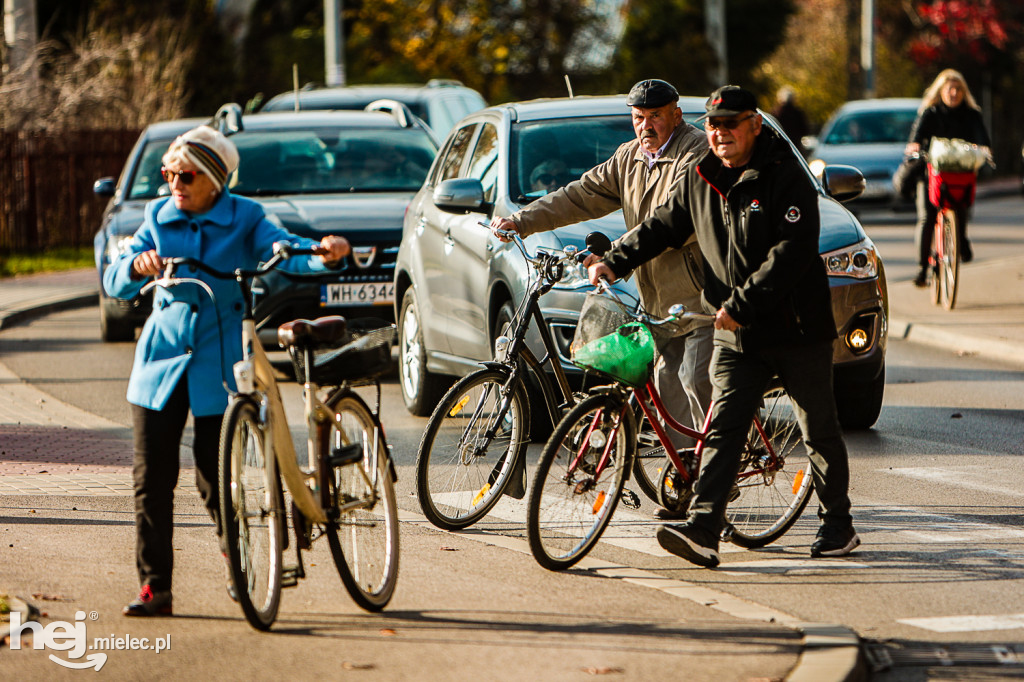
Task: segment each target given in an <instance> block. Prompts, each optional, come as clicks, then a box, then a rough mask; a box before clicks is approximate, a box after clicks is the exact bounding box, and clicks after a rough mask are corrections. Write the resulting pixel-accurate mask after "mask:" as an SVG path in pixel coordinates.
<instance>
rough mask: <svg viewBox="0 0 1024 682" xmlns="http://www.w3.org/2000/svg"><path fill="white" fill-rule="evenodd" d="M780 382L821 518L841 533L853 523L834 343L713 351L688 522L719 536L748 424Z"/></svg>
mask: <svg viewBox="0 0 1024 682" xmlns="http://www.w3.org/2000/svg"><path fill="white" fill-rule="evenodd" d="M775 375H778V376H779V378H780V379H781V380H782V383H783V385H784V386H785V388H786V391H787V392H788V393H789V396H790V398H791V400H792V401H793V410H794V412H795V413H796V418H797V422H798V423H799V425H800V431H801V433H802V434H803V436H804V443H805V445H806V447H807V451H808V454H809V456H810V462H811V475H812V477H813V480H814V490H815V491H816V492H817V494H818V502H819V505H820V506H819V509H818V516H819V518H820V519H821V520H822V522H823V523H827V524H829V525H834V526H839V527H846V526H848V525H850V524H851V523H852V517H851V515H850V498H849V485H850V467H849V461H848V456H847V452H846V444H845V443H844V441H843V434H842V428H841V427H840V426H839V418H838V416H837V414H836V404H835V397H834V396H833V394H832V343H831V342H825V343H817V344H813V345H807V346H789V347H784V348H771V349H767V350H762V351H753V352H751V351H748V352H739V351H736V350H733V349H731V348H725V347H722V346H715V351H714V357H713V359H712V363H711V381H712V384H713V385H714V391H713V398H714V406H713V407H712V414H711V431H710V433H709V435H708V439H707V441H706V444H705V447H704V453H703V457H702V459H701V468H700V475H699V476H698V478H697V482H696V483H695V484H694V495H693V498H692V500H691V501H690V521H691V522H692V523H693V524H695V525H697V526H700V527H701V528H704V529H705V530H707V531H708V532H710V533H713V534H714V535H715V536H717V535H718V534H719V533H721V531H722V527H723V524H724V522H725V511H726V506H727V504H728V499H729V493H730V492H731V491H732V486H733V484H734V482H735V481H736V475H737V474H738V473H739V467H740V455H741V453H742V449H743V444H744V442H745V441H746V438H747V434H748V432H749V428H750V422H751V420H752V419H753V418H754V414H755V412H756V411H757V410H758V408H759V407H760V405H761V397H762V396H763V395H764V390H765V388H766V387H767V386H768V382H769V381H771V379H772V377H773V376H775Z"/></svg>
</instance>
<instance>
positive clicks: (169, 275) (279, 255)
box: [140, 242, 324, 294]
mask: <svg viewBox="0 0 1024 682" xmlns="http://www.w3.org/2000/svg"><path fill="white" fill-rule="evenodd" d="M320 253H324V250H323V249H322V248H320V247H319V246H314V247H312V248H301V247H296V246H292V245H290V244H288V243H286V242H276V243H275V244H274V255H273V256H271V258H270V260H268V261H267V262H266V263H263V264H262V265H260V266H258V267H257V268H255V269H252V270H246V269H243V268H236V269H235V270H232V271H230V272H229V271H225V270H217V269H216V268H212V267H210V266H209V265H207V264H206V263H204V262H203V261H201V260H199V259H197V258H190V257H187V256H173V257H171V258H165V259H164V274H163V275H162V276H161V277H158V278H156V279H154V280H153V281H151V282H147V283H146V285H145V286H143V287H142V291H141V292H140V293H141V294H145V293H147V292H148V291H149V290H150V289H152V288H153V287H157V286H162V287H169V286H174V285H175V284H179V283H181V282H183V281H186V280H187V279H189V278H183V277H175V276H174V272H175V270H176V269H177V267H178V266H179V265H190V266H193V267H196V268H198V269H200V270H202V271H203V272H205V273H206V274H208V275H210V276H211V277H216V278H217V279H239V278H242V277H244V278H249V277H256V276H259V275H263V274H265V273H267V272H269V271H271V270H273V269H274V268H276V267H277V265H278V264H279V263H280V262H281V261H283V260H287V259H288V258H291V257H292V256H315V255H318V254H320Z"/></svg>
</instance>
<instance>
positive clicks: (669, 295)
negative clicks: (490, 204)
mask: <svg viewBox="0 0 1024 682" xmlns="http://www.w3.org/2000/svg"><path fill="white" fill-rule="evenodd" d="M678 102H679V93H678V92H676V89H675V88H674V87H672V86H671V85H670V84H668V83H666V82H665V81H662V80H657V79H651V80H644V81H640V82H639V83H637V84H636V85H634V86H633V88H632V89H631V90H630V91H629V95H628V96H627V98H626V103H627V104H628V105H629V107H630V112H631V114H632V118H633V129H634V131H636V138H637V139H635V140H630V141H629V142H626V143H624V144H622V145H621V146H620V147H619V148H618V149H617V150H616V151H615V154H613V155H612V157H611V158H610V159H608V160H607V161H605V162H604V163H602V164H600V165H598V166H596V167H594V168H592V169H590V170H589V171H587V172H586V173H584V174H583V175H582V176H581V177H580V179H579V180H576V181H574V182H571V183H569V184H568V185H566V186H565V187H562V188H560V189H557V190H555V191H554V192H551V193H550V194H546V195H545V196H543V197H541V198H539V199H537V200H536V201H534V202H532V203H531V204H530V205H529V206H527V207H526V208H524V209H522V210H521V211H519V212H517V213H514V214H512V215H511V216H509V217H508V218H501V217H495V218H494V219H493V220H492V221H491V227H492V229H494V230H510V231H514V232H518V233H519V234H520V235H522V236H524V237H526V236H528V235H531V234H534V233H536V232H544V231H546V230H553V229H555V228H557V227H562V226H564V225H571V224H573V223H577V222H580V221H582V220H588V219H591V218H598V217H600V216H604V215H607V214H609V213H611V212H613V211H617V210H619V209H622V215H623V218H625V221H626V227H627V228H629V229H633V228H634V227H636V226H637V225H639V224H640V223H642V222H643V221H644V220H645V219H647V218H648V217H650V215H651V213H653V212H654V209H656V208H657V207H658V206H660V205H661V204H663V203H665V201H667V200H668V197H669V195H670V194H671V193H672V190H673V188H674V187H675V186H676V184H677V183H678V182H679V179H680V178H681V177H682V174H683V170H684V167H685V166H686V164H687V162H689V161H690V160H691V159H692V158H694V157H695V156H699V155H700V152H703V151H704V150H705V149H707V139H706V136H705V135H704V134H703V133H702V132H701V131H699V130H697V129H696V128H694V127H693V126H691V125H689V124H688V123H686V122H684V121H683V112H682V111H681V110H680V109H679V105H678ZM636 277H637V288H638V289H639V291H640V298H641V300H642V301H643V304H644V307H645V308H646V309H647V310H648V311H649V312H651V313H652V314H653V315H656V316H658V317H665V316H667V315H668V308H669V306H671V305H673V304H675V303H682V304H683V305H684V306H686V309H687V310H701V305H700V294H701V288H702V285H703V281H704V271H703V257H702V256H701V252H700V248H699V247H698V246H697V242H696V239H694V238H691V239H690V240H689V241H687V242H686V243H685V244H684V245H683V246H682V248H679V249H670V250H668V251H666V252H665V253H663V254H661V255H660V256H658V257H657V258H655V259H653V260H651V261H649V262H648V263H645V264H644V265H641V266H640V267H639V268H637V270H636ZM712 334H713V329H712V327H711V326H710V323H708V322H703V321H700V322H690V323H688V325H687V326H686V327H684V328H682V329H681V330H680V332H679V334H678V335H677V336H676V337H675V338H674V339H672V341H671V342H670V343H668V344H667V345H666V346H665V347H663V348H662V349H661V355H660V357H659V359H658V364H657V367H656V371H655V384H656V385H657V387H658V391H659V393H661V396H662V398H663V399H664V402H665V405H666V406H668V407H669V409H670V410H672V412H673V415H674V416H676V418H677V419H679V421H681V422H682V423H683V424H686V425H690V426H694V427H695V428H697V429H698V430H699V429H700V427H701V425H702V424H703V420H704V414H705V412H706V410H707V407H708V403H709V402H710V401H711V380H710V379H709V377H708V364H709V362H710V360H711V351H712ZM669 434H670V435H671V436H672V437H673V442H674V444H675V446H676V447H677V448H683V447H690V446H692V445H693V442H692V440H691V439H687V438H685V437H683V436H682V435H681V434H678V433H676V432H674V431H672V430H671V429H669ZM662 516H663V517H664V516H665V515H664V514H662Z"/></svg>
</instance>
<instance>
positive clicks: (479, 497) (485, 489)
mask: <svg viewBox="0 0 1024 682" xmlns="http://www.w3.org/2000/svg"><path fill="white" fill-rule="evenodd" d="M490 490H491V484H490V483H484V487H483V488H480V492H478V493H477V494H476V497H474V498H473V506H474V507H475V506H477V505H478V504H480V500H482V499H484V495H486V494H487V493H488V492H490Z"/></svg>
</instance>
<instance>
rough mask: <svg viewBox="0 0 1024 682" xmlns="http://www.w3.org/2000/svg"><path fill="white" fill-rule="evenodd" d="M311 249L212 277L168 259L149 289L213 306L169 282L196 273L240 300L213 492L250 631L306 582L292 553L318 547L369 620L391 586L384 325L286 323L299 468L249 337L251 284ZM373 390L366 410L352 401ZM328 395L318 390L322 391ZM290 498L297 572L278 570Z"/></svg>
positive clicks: (269, 377) (267, 369)
mask: <svg viewBox="0 0 1024 682" xmlns="http://www.w3.org/2000/svg"><path fill="white" fill-rule="evenodd" d="M310 253H313V250H311V249H295V248H290V247H283V248H280V249H278V250H276V253H275V255H274V256H273V257H272V258H271V259H270V260H269V261H268V262H267V263H265V264H263V265H261V266H260V267H259V268H257V269H256V270H235V271H234V272H230V273H227V272H220V271H218V270H214V269H212V268H210V267H208V266H207V265H205V264H203V263H202V262H200V261H197V260H195V259H192V258H169V259H167V260H166V271H165V273H164V275H163V277H161V278H160V279H158V280H156V281H154V282H153V283H151V284H150V285H147V286H164V287H170V286H176V285H180V284H183V283H191V284H194V285H197V286H199V287H200V288H201V289H203V290H204V291H206V293H207V294H209V295H210V296H211V297H213V291H212V289H211V288H210V287H209V285H207V284H206V283H205V282H203V281H202V280H200V279H198V278H194V277H176V276H175V269H176V268H177V267H178V266H181V265H186V266H194V267H196V268H198V269H200V270H202V271H203V272H205V273H207V274H208V275H210V276H212V277H216V278H220V279H234V280H235V281H236V282H237V283H238V285H239V286H240V287H241V289H242V293H243V296H242V298H243V301H244V311H243V318H242V349H243V357H242V360H240V361H239V362H238V363H236V364H235V366H234V374H235V382H236V384H237V391H235V392H233V393H232V395H231V399H230V402H229V403H228V408H227V411H226V412H225V414H224V422H223V426H222V430H221V446H220V466H219V492H220V509H221V523H222V525H223V529H222V530H223V541H224V543H225V546H226V551H227V555H228V559H229V563H230V565H231V580H232V582H233V584H234V588H235V593H236V595H237V597H238V601H239V603H240V604H241V606H242V611H243V612H244V613H245V617H246V619H247V620H248V621H249V623H250V624H251V625H252V626H253V627H254V628H257V629H259V630H266V629H268V628H270V626H271V625H272V624H273V622H274V620H275V619H276V618H277V612H278V607H279V605H280V600H281V588H282V587H292V586H294V585H296V584H298V581H299V579H301V578H304V577H305V568H304V566H303V561H302V550H307V549H309V548H310V547H311V545H312V543H313V542H314V541H316V540H317V539H319V538H322V537H324V536H326V537H327V542H328V544H329V545H330V549H331V555H332V557H333V559H334V563H335V565H336V567H337V569H338V573H339V574H340V575H341V579H342V582H343V583H344V585H345V588H346V589H347V590H348V592H349V594H350V595H351V596H352V598H353V599H354V600H355V602H356V603H357V604H359V606H361V607H362V608H364V609H366V610H368V611H378V610H380V609H382V608H384V606H385V605H386V604H387V603H388V601H389V600H390V599H391V596H392V594H393V593H394V589H395V584H396V582H397V580H398V507H397V502H396V499H395V491H394V480H395V469H394V465H393V463H392V461H391V457H390V450H389V447H388V445H387V441H386V439H385V436H384V429H383V428H382V426H381V424H380V420H379V418H378V415H379V412H380V382H379V377H380V375H381V374H383V373H384V372H385V371H386V370H387V369H388V368H389V366H390V363H391V345H392V342H393V339H394V325H386V326H383V327H380V328H376V329H355V328H353V326H352V325H349V324H347V323H346V320H345V318H343V317H339V316H331V317H323V318H319V319H317V320H313V321H309V320H295V321H293V322H289V323H287V324H284V325H282V326H281V327H280V328H279V329H278V339H279V341H280V342H281V345H282V347H283V348H285V349H287V351H288V353H289V355H290V356H291V358H292V361H293V364H294V366H295V371H296V378H297V380H298V381H301V382H303V395H304V407H305V409H304V414H305V417H306V426H307V431H308V437H307V448H306V453H305V455H304V457H302V460H301V461H300V460H299V459H298V457H297V455H296V451H295V446H294V445H293V444H292V437H291V431H290V430H289V428H288V422H287V419H286V417H285V410H284V404H283V402H282V400H281V393H280V390H279V388H278V384H277V380H276V378H275V375H274V369H273V367H272V366H271V363H270V361H269V360H268V358H267V355H266V352H265V351H264V349H263V346H262V344H261V343H260V340H259V337H258V335H257V333H256V323H255V320H254V318H253V311H252V296H251V292H250V285H249V283H250V280H251V279H252V278H253V277H254V276H258V275H261V274H263V273H265V272H267V271H269V270H271V269H273V268H274V267H275V266H277V265H278V264H279V263H280V262H281V261H282V260H284V259H285V258H288V257H289V256H293V255H306V254H310ZM359 385H376V387H377V398H376V408H375V409H374V410H370V408H369V407H368V406H367V404H366V402H365V401H364V400H363V399H362V397H360V396H359V394H357V393H356V392H355V391H354V390H352V389H353V387H354V386H359ZM325 387H326V388H325ZM282 480H283V481H284V485H285V488H286V489H287V492H288V494H289V496H290V498H291V504H290V511H291V520H292V528H293V530H294V539H295V546H296V552H295V557H296V563H295V565H291V566H284V564H283V552H284V550H285V549H286V548H287V547H288V542H289V539H288V534H287V519H288V511H289V509H288V506H289V505H286V498H285V494H284V490H283V489H282V485H281V481H282Z"/></svg>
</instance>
